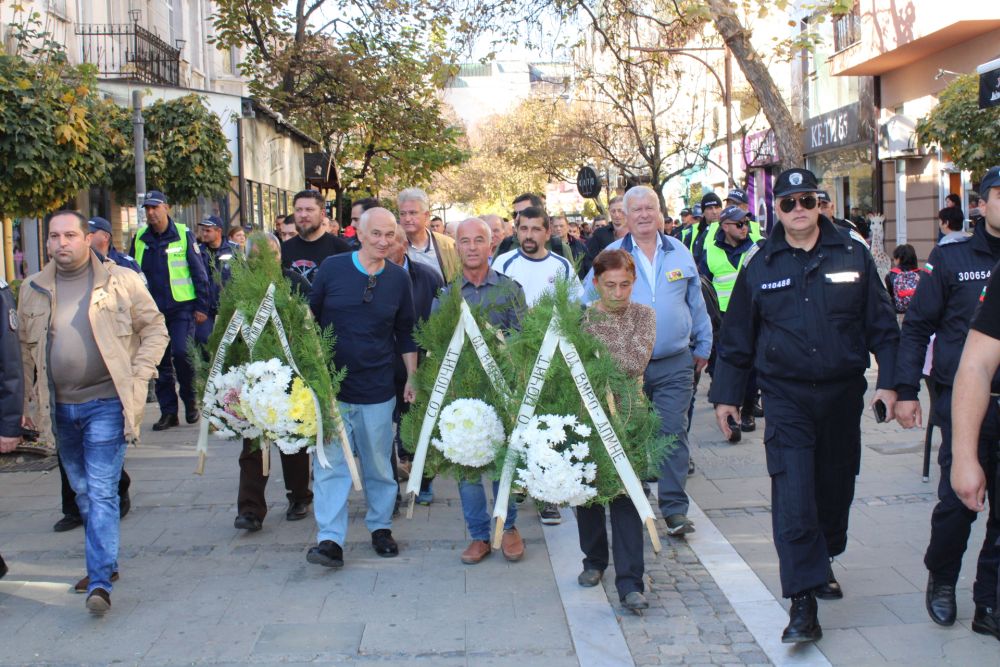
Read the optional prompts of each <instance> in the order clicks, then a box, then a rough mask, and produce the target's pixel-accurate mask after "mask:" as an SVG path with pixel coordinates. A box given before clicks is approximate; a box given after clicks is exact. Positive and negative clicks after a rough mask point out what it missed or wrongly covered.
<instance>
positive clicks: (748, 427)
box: [740, 410, 757, 433]
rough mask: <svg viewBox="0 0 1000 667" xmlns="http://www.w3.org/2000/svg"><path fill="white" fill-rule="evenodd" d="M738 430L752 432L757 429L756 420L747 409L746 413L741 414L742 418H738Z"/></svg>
mask: <svg viewBox="0 0 1000 667" xmlns="http://www.w3.org/2000/svg"><path fill="white" fill-rule="evenodd" d="M740 430H741V431H743V432H744V433H752V432H753V431H756V430H757V420H756V419H754V418H753V413H752V411H750V410H747V413H746V414H745V415H743V419H741V420H740Z"/></svg>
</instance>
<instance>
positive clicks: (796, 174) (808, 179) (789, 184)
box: [774, 169, 819, 197]
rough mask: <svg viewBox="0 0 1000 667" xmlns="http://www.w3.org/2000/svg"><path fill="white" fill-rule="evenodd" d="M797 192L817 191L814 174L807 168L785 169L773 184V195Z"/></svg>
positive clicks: (783, 195)
mask: <svg viewBox="0 0 1000 667" xmlns="http://www.w3.org/2000/svg"><path fill="white" fill-rule="evenodd" d="M797 192H819V185H818V184H817V183H816V174H814V173H812V172H811V171H809V170H808V169H786V170H785V171H783V172H781V173H780V174H779V175H778V180H777V182H776V183H775V184H774V196H775V197H786V196H788V195H793V194H795V193H797Z"/></svg>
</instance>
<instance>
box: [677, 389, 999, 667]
mask: <svg viewBox="0 0 1000 667" xmlns="http://www.w3.org/2000/svg"><path fill="white" fill-rule="evenodd" d="M706 379H707V378H706ZM874 379H875V377H874V371H871V372H870V373H869V378H868V384H869V387H873V386H874V384H875V382H874ZM707 389H708V387H707V383H705V384H704V385H703V386H702V387H701V391H700V393H699V396H698V402H697V405H696V409H695V417H694V428H693V429H692V432H691V441H692V444H691V447H692V452H693V456H694V458H695V460H696V461H697V464H698V472H697V473H696V474H695V476H694V477H692V478H691V479H690V481H689V485H688V491H689V493H690V494H691V497H692V498H694V500H695V501H696V502H697V503H698V504H699V505H700V506H701V508H702V510H703V511H704V512H705V514H706V516H707V517H708V518H710V519H711V520H712V522H713V523H714V524H715V525H716V527H717V528H718V529H719V530H720V531H721V532H722V534H723V535H724V536H725V537H726V539H727V540H728V541H729V542H730V544H732V546H733V547H735V549H736V550H737V552H738V553H739V555H740V556H741V557H742V558H743V559H744V560H745V561H746V563H747V564H749V565H750V567H751V568H752V569H753V571H754V573H755V574H756V575H757V576H758V577H759V578H760V579H761V580H762V581H763V582H764V584H765V585H766V586H767V587H768V589H769V590H770V591H771V593H772V594H773V595H774V596H775V597H776V598H778V599H780V596H781V589H780V584H779V579H778V564H777V557H776V555H775V551H774V545H773V542H772V539H771V513H770V480H769V478H768V476H767V471H766V467H765V462H764V448H763V444H762V437H763V430H764V429H763V420H758V424H757V430H756V431H755V432H754V433H749V434H744V437H743V440H742V442H741V443H740V444H738V445H730V444H728V443H726V442H724V441H723V440H722V436H721V435H720V434H719V432H718V429H717V427H716V426H715V422H714V416H713V413H712V409H711V406H710V405H708V403H707V401H706V399H705V395H706V392H707ZM922 398H923V400H924V406H923V410H924V415H927V414H929V411H928V409H927V405H926V396H922ZM869 399H870V395H869ZM765 410H766V406H765ZM939 436H940V433H939V432H938V431H937V430H935V436H934V443H935V451H934V453H933V454H932V459H931V479H930V482H929V483H927V482H923V481H922V479H921V464H922V461H923V439H924V431H923V430H916V429H914V430H911V431H904V430H903V429H902V428H900V427H899V426H898V425H896V424H895V423H891V424H878V423H876V422H875V420H874V418H873V417H872V416H871V411H870V410H866V411H865V414H864V417H863V419H862V444H863V449H862V451H863V453H862V463H861V474H860V476H859V477H858V481H857V489H856V494H855V501H854V504H853V506H852V510H851V524H850V529H849V532H848V545H847V551H846V552H845V553H844V554H843V555H842V556H841V557H839V558H837V560H836V561H835V562H834V572H835V574H836V576H837V578H838V579H839V580H840V582H841V584H842V586H843V588H844V599H843V600H839V601H833V602H820V623H821V625H822V627H823V633H824V637H823V639H822V640H821V641H820V642H818V644H817V646H818V648H819V649H820V651H822V653H823V654H824V655H825V656H826V657H827V659H829V661H830V662H831V663H833V664H835V665H887V664H892V665H907V666H917V665H997V664H1000V657H998V656H1000V643H998V642H997V640H996V639H994V638H992V637H984V636H982V635H978V634H975V633H973V632H972V631H971V629H970V627H969V624H970V623H971V619H972V614H973V611H974V607H973V603H972V593H971V587H972V581H973V579H974V578H975V569H976V555H977V554H978V552H979V547H980V545H981V544H982V541H983V534H984V529H985V519H983V518H982V517H981V518H980V519H979V520H978V521H976V523H975V524H974V526H973V532H972V537H970V539H969V548H968V549H967V551H966V554H965V559H964V561H963V564H962V573H961V578H960V580H959V584H958V591H957V599H958V622H957V623H956V624H955V625H954V626H952V627H950V628H944V627H940V626H937V625H935V624H934V623H933V622H932V621H931V620H930V618H929V617H928V616H927V612H926V611H925V609H924V590H925V586H926V583H927V570H926V569H925V568H924V565H923V554H924V550H925V549H926V546H927V540H928V536H929V534H930V514H931V510H932V509H933V507H934V504H935V502H936V499H937V496H936V490H937V483H938V478H939V470H938V467H937V465H936V461H937V459H936V454H937V452H936V448H937V447H936V446H937V443H938V442H939V441H940V439H939ZM697 537H698V534H697V533H695V534H694V535H693V536H691V539H692V540H695V539H697ZM782 603H783V604H784V601H782ZM785 606H786V607H787V605H785ZM773 632H774V633H775V634H776V635H777V633H780V632H781V628H780V627H775V628H774V629H773ZM772 657H773V656H772ZM779 657H780V656H779Z"/></svg>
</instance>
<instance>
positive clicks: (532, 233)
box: [493, 206, 583, 307]
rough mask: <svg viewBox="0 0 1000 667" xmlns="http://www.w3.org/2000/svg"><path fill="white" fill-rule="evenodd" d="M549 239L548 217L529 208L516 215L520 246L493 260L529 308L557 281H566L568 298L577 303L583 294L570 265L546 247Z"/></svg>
mask: <svg viewBox="0 0 1000 667" xmlns="http://www.w3.org/2000/svg"><path fill="white" fill-rule="evenodd" d="M550 236H551V232H550V231H549V216H548V215H547V214H546V213H545V211H544V210H543V209H541V208H538V207H535V206H530V207H528V208H526V209H524V210H523V211H521V212H520V213H519V214H518V216H517V241H518V243H519V244H520V246H521V247H520V248H515V249H514V250H510V251H509V252H505V253H503V254H502V255H500V256H499V257H496V258H495V259H494V260H493V270H494V271H496V272H497V273H502V274H504V275H505V276H507V277H509V278H513V279H514V280H516V281H517V282H518V283H520V285H521V287H522V288H523V289H524V296H525V299H526V301H527V303H528V306H529V307H530V306H533V305H534V304H535V302H536V301H538V299H539V298H540V297H541V296H542V294H544V293H545V292H546V291H548V290H551V289H553V287H554V286H555V283H556V280H557V279H559V278H565V279H566V280H569V282H570V296H571V298H574V299H576V300H579V299H580V298H581V296H582V294H583V289H582V287H581V286H580V280H579V278H577V276H576V269H575V268H574V267H573V264H572V262H570V261H569V260H568V259H566V258H565V257H563V256H561V255H557V254H554V253H551V252H549V250H548V248H546V245H545V244H546V243H547V242H548V240H549V237H550Z"/></svg>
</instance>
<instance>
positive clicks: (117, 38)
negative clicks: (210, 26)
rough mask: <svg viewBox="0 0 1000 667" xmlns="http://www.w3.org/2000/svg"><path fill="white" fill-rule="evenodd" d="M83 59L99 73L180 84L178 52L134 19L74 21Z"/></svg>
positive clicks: (146, 81) (159, 82)
mask: <svg viewBox="0 0 1000 667" xmlns="http://www.w3.org/2000/svg"><path fill="white" fill-rule="evenodd" d="M76 34H77V35H79V36H80V42H81V45H82V49H83V62H85V63H90V64H93V65H96V66H97V70H98V74H99V76H101V77H103V78H108V79H127V80H129V81H138V82H141V83H149V84H159V85H166V86H178V85H180V63H181V52H180V49H176V48H174V47H172V46H170V44H168V43H166V42H165V41H163V40H162V39H160V38H159V37H157V36H156V35H154V34H153V33H151V32H149V31H148V30H146V29H145V28H143V27H141V26H139V25H138V24H135V23H126V24H111V25H101V24H93V23H78V24H77V26H76Z"/></svg>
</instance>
